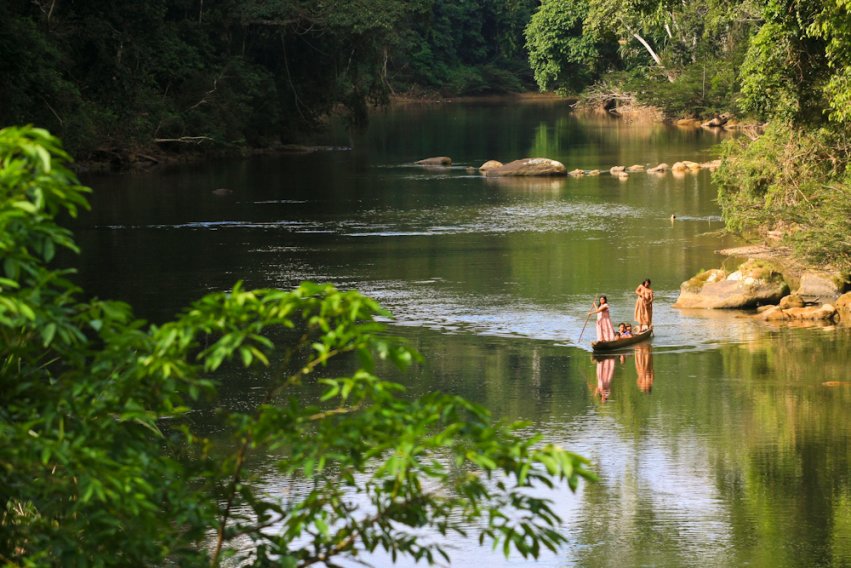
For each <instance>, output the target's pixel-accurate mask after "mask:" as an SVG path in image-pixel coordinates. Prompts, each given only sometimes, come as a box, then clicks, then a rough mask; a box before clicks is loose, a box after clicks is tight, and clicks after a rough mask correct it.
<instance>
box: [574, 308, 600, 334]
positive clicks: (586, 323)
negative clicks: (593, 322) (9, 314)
mask: <svg viewBox="0 0 851 568" xmlns="http://www.w3.org/2000/svg"><path fill="white" fill-rule="evenodd" d="M596 303H597V299H596V298H595V299H594V303H593V304H591V305H592V306H594V305H595V304H596ZM595 307H596V306H595ZM593 313H594V312H588V317H587V318H585V325H583V326H582V331H581V332H579V339H577V340H576V343H579V342H580V341H582V334H583V333H585V326H587V325H588V320H590V319H591V314H593Z"/></svg>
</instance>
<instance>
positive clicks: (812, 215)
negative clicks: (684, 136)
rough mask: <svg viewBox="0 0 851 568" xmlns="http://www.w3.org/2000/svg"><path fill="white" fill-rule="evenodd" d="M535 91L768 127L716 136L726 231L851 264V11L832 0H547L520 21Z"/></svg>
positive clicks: (832, 262)
mask: <svg viewBox="0 0 851 568" xmlns="http://www.w3.org/2000/svg"><path fill="white" fill-rule="evenodd" d="M527 34H528V36H529V48H530V60H531V62H532V65H533V69H534V71H535V77H536V79H537V81H538V83H539V85H540V86H541V88H545V89H557V90H562V91H571V90H574V91H575V90H578V89H580V88H584V87H587V86H588V85H589V84H594V87H593V88H592V89H590V90H588V91H586V92H588V93H590V95H591V97H592V98H593V99H594V100H595V101H597V102H603V103H608V104H609V105H610V106H616V105H618V104H619V102H620V101H622V100H627V101H638V102H639V103H643V104H647V105H653V106H656V107H659V108H661V109H662V110H663V111H664V112H665V113H666V114H667V115H668V116H669V117H683V116H698V117H707V116H710V115H713V114H720V113H731V114H735V115H737V116H739V117H744V118H747V119H750V120H752V121H758V122H760V123H765V124H766V130H765V135H763V136H760V137H755V138H754V139H750V138H747V137H739V138H736V139H734V140H731V141H729V142H727V143H726V144H724V146H723V149H722V155H723V158H724V160H723V165H722V167H721V168H720V169H719V171H718V172H717V174H716V176H715V180H716V182H717V183H718V185H719V202H720V204H721V207H722V212H723V215H724V218H725V220H726V222H727V225H728V227H729V228H730V229H732V230H735V231H738V232H741V233H743V234H746V235H750V236H757V237H766V236H772V237H776V238H779V239H782V240H783V241H784V242H785V243H787V244H790V245H792V246H794V248H795V250H796V252H797V253H798V255H800V256H801V257H802V258H804V259H806V260H808V261H809V262H813V263H819V264H828V265H832V266H834V267H837V268H839V269H840V270H845V271H848V270H851V172H849V170H848V162H849V158H851V143H849V139H851V110H849V109H851V104H849V103H851V7H849V5H848V3H847V2H844V1H841V0H829V1H827V2H822V1H817V0H769V1H767V2H750V1H745V2H732V1H730V0H697V1H695V2H687V3H668V2H643V3H633V2H623V1H621V0H543V2H542V6H541V9H540V10H539V11H538V12H536V13H535V15H534V16H533V17H532V20H531V23H530V25H529V27H528V28H527Z"/></svg>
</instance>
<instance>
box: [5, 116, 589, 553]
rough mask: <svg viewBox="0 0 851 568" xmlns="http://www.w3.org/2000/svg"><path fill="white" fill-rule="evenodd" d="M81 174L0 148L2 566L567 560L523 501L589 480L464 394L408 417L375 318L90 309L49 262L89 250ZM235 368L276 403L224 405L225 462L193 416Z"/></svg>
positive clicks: (17, 146)
mask: <svg viewBox="0 0 851 568" xmlns="http://www.w3.org/2000/svg"><path fill="white" fill-rule="evenodd" d="M68 161H69V158H68V156H67V154H65V153H64V151H63V150H62V149H61V148H60V146H59V143H58V142H57V141H56V140H55V139H54V138H52V137H51V136H50V135H49V134H48V133H47V132H46V131H44V130H38V129H32V128H9V129H5V130H2V131H0V163H1V164H2V167H0V256H2V261H3V266H2V270H3V272H2V277H0V486H2V487H3V494H2V500H0V560H2V562H3V564H5V565H10V566H13V565H14V566H18V565H20V566H39V565H61V566H68V565H86V566H89V565H94V566H128V565H179V566H196V565H197V566H201V565H213V566H218V565H220V564H221V562H222V561H223V559H224V558H225V557H228V556H237V557H239V558H238V559H239V562H240V563H241V564H240V565H243V566H269V565H273V564H274V565H284V566H307V565H311V564H316V563H325V564H328V565H331V564H334V563H335V562H336V561H337V559H339V558H354V559H356V558H357V557H358V554H359V552H360V551H363V550H366V551H373V550H375V549H383V550H386V551H388V552H389V553H390V554H391V555H392V556H393V557H394V558H395V557H396V556H398V555H406V556H409V557H413V558H415V559H424V560H426V561H427V562H428V563H434V562H436V561H437V560H438V559H441V558H446V551H445V550H444V549H443V548H442V547H441V546H440V544H439V543H434V542H429V541H423V540H418V539H417V538H415V536H413V533H412V531H415V530H416V529H421V528H430V529H432V530H434V531H437V532H439V533H440V534H447V533H450V532H455V533H463V534H467V533H475V534H476V535H477V536H478V540H479V541H480V542H485V541H489V542H492V543H493V544H494V546H500V547H501V548H502V549H503V550H504V551H505V552H506V553H508V552H509V551H511V550H516V551H518V552H519V553H520V554H522V555H523V556H524V557H536V556H538V554H539V553H540V552H541V550H542V547H546V548H549V549H553V550H555V549H556V547H557V546H558V545H559V544H561V543H562V542H564V537H563V536H562V535H561V534H560V533H559V532H558V530H559V525H560V519H559V517H558V515H557V514H556V513H555V512H554V511H553V510H552V508H551V504H550V502H549V501H548V500H547V499H545V498H541V497H538V496H536V493H535V491H530V490H532V489H534V488H542V487H554V486H556V485H557V484H561V483H565V484H567V485H568V486H569V487H570V488H571V489H575V488H576V487H577V484H578V482H579V480H580V479H581V478H592V474H591V473H590V472H589V471H588V470H587V469H586V466H587V462H586V461H585V460H584V459H583V458H581V457H579V456H576V455H574V454H571V453H569V452H566V451H564V450H562V449H560V448H558V447H555V446H552V445H545V444H543V443H542V442H541V440H540V439H539V438H538V437H534V436H533V437H531V438H530V437H526V436H524V435H523V434H522V433H521V432H522V430H523V429H524V428H525V427H526V425H524V424H502V423H498V422H495V421H493V420H492V419H491V417H490V415H489V413H488V412H487V411H486V410H485V409H483V408H481V407H479V406H476V405H474V404H471V403H469V402H467V401H465V400H463V399H461V398H459V397H454V396H447V395H443V394H440V393H432V394H429V395H427V396H425V397H422V398H419V399H414V398H412V397H410V396H408V395H406V394H405V392H404V389H403V387H402V386H401V385H400V384H399V383H396V382H393V381H388V380H382V379H380V378H378V376H377V375H376V374H375V370H376V368H378V366H379V365H381V366H382V368H384V367H395V368H397V369H404V368H405V367H406V366H408V365H409V364H411V363H412V362H414V361H416V360H417V359H418V355H417V354H416V353H415V352H413V351H411V350H410V349H408V348H407V347H406V346H404V345H403V344H401V343H400V342H398V341H396V340H393V339H391V338H388V337H387V336H386V334H385V331H384V329H383V326H382V325H381V324H379V323H377V322H376V319H375V318H376V317H377V316H382V317H386V316H387V315H388V314H387V313H386V312H385V311H384V310H383V309H382V308H381V307H380V306H379V305H378V304H376V303H375V302H374V301H373V300H370V299H369V298H366V297H364V296H362V295H361V294H359V293H357V292H342V291H339V290H336V289H334V288H333V287H331V286H323V285H317V284H311V283H304V284H302V285H301V286H299V287H298V288H296V289H294V290H291V291H281V290H255V291H248V290H244V289H243V288H242V287H241V286H240V285H239V284H237V285H236V286H235V287H234V288H233V289H232V290H230V291H227V292H220V293H214V294H210V295H207V296H205V297H203V298H201V299H200V300H198V301H197V302H195V303H194V304H192V305H191V306H190V307H189V308H187V309H186V310H185V311H184V312H182V313H181V314H180V315H179V316H178V317H177V319H175V320H174V321H171V322H168V323H165V324H162V325H149V324H147V323H145V322H142V321H139V320H136V319H135V318H134V317H133V313H132V310H131V309H130V307H129V306H127V305H125V304H122V303H117V302H105V301H101V300H90V301H85V300H82V299H81V298H80V296H81V295H82V294H81V291H80V290H78V289H77V288H76V287H75V286H74V284H73V283H72V282H71V281H70V280H69V278H68V276H69V273H70V271H69V270H67V269H60V268H56V267H55V266H54V265H53V263H52V262H51V261H53V259H54V256H55V254H56V251H57V250H58V249H60V248H65V249H68V250H71V251H75V250H76V247H75V245H74V242H73V240H72V237H71V234H70V233H69V232H68V231H67V230H66V229H64V228H62V227H60V226H58V225H57V224H56V220H55V219H56V217H57V216H58V215H61V214H70V215H75V214H76V212H77V211H78V210H79V209H80V208H83V207H86V201H85V197H84V196H85V193H86V192H87V191H88V189H86V188H84V187H81V186H80V185H79V184H78V183H77V181H76V179H75V177H74V176H73V174H71V173H70V172H69V170H68V169H67V164H68ZM273 338H274V339H275V340H274V341H273ZM335 361H336V363H335ZM382 361H384V362H386V363H382ZM238 367H242V368H244V369H245V370H244V371H243V372H255V371H254V370H255V369H257V368H267V373H268V376H269V380H268V383H267V385H266V387H265V388H266V392H265V394H264V396H263V398H262V402H260V403H259V404H258V405H257V406H256V407H255V408H252V409H248V410H246V409H241V410H239V411H236V410H232V409H227V408H222V409H221V412H222V419H223V420H224V423H225V424H227V425H228V428H227V434H226V436H225V438H226V441H224V442H221V441H220V440H217V442H219V444H218V446H215V445H214V444H213V442H212V440H209V439H206V438H205V437H204V436H203V435H202V434H201V433H200V432H198V431H196V430H195V429H194V428H193V422H192V420H191V417H192V414H193V412H198V411H202V410H203V409H204V408H205V405H207V407H208V408H209V406H210V405H219V404H221V401H219V400H218V399H217V398H216V393H217V390H218V387H219V382H220V380H221V379H222V376H223V375H222V370H223V369H228V368H238ZM339 368H342V369H350V372H344V373H338V372H337V371H335V369H339ZM258 459H267V460H268V459H271V461H272V462H273V463H272V464H271V465H272V466H273V467H274V469H275V472H276V476H277V477H276V479H277V480H278V481H276V483H278V484H280V485H279V486H278V487H277V488H271V487H268V486H264V484H263V482H262V479H261V474H262V475H263V476H264V477H266V478H268V475H267V474H266V473H265V472H262V473H261V472H259V471H257V470H256V468H248V467H246V463H247V462H248V460H258ZM116 543H120V546H116ZM249 543H250V544H249Z"/></svg>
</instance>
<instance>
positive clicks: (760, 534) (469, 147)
mask: <svg viewBox="0 0 851 568" xmlns="http://www.w3.org/2000/svg"><path fill="white" fill-rule="evenodd" d="M327 136H328V139H327V140H323V142H326V143H328V144H330V145H336V146H351V148H342V147H341V148H337V149H334V150H328V151H319V152H314V153H310V154H305V155H286V156H275V157H258V158H252V159H248V160H241V161H220V162H216V163H212V164H203V165H192V166H181V167H177V168H169V169H161V170H157V171H156V172H152V173H145V174H134V175H132V176H127V175H125V176H101V177H95V178H91V179H87V180H85V181H86V182H87V183H88V184H90V185H91V186H93V187H94V188H95V190H96V191H95V194H94V196H93V199H92V202H93V210H92V212H91V213H90V214H88V215H87V216H85V217H84V218H83V219H81V220H80V221H79V222H78V223H77V227H76V232H77V237H78V240H79V242H80V243H81V245H82V246H83V249H84V253H83V255H82V258H81V261H82V267H81V275H80V277H81V280H82V283H83V286H84V287H85V288H86V289H87V291H89V292H91V293H94V294H97V295H98V296H101V297H108V298H113V299H122V300H126V301H129V302H131V303H132V304H133V305H134V306H135V307H136V309H137V312H138V313H139V314H140V315H142V316H143V317H146V318H148V319H150V320H153V321H160V320H163V319H166V318H168V317H171V316H172V315H173V314H174V313H175V312H176V311H178V310H179V308H180V307H181V306H183V305H185V304H186V303H188V302H189V301H191V300H193V299H196V298H198V297H199V296H200V295H202V294H203V293H205V292H209V291H213V290H222V289H226V288H228V287H229V286H231V285H232V284H233V282H234V281H236V280H237V279H242V280H244V281H245V282H246V284H247V285H248V286H250V287H282V288H287V287H291V286H293V285H295V284H297V283H298V282H299V281H302V280H308V279H309V280H316V281H323V282H332V283H334V284H335V285H337V286H338V287H341V288H357V289H358V290H361V291H362V292H364V293H366V294H368V295H371V296H373V297H375V298H377V299H378V300H380V301H381V302H382V303H383V304H384V305H385V306H386V307H388V308H390V309H391V311H392V312H393V313H394V315H395V320H394V321H393V322H392V323H391V324H390V326H391V330H392V331H393V332H394V333H396V334H397V335H401V336H403V337H405V338H408V339H409V340H410V341H411V342H412V343H413V344H414V345H415V346H416V347H417V348H418V349H419V350H420V351H421V352H422V353H423V355H424V356H425V358H426V362H425V363H424V364H423V365H421V366H420V367H418V368H416V369H415V370H414V371H413V373H412V374H411V376H409V377H406V378H404V379H403V380H404V381H405V382H407V383H408V384H409V385H410V388H411V389H412V390H413V391H414V392H427V391H430V390H436V389H439V390H443V391H447V392H452V393H458V394H462V395H464V396H466V397H467V398H470V399H472V400H474V401H476V402H480V403H482V404H484V405H486V406H487V407H489V408H490V409H491V410H492V411H493V412H494V414H495V415H497V416H499V417H502V418H505V419H524V420H528V421H530V422H531V423H532V428H531V429H532V430H535V431H539V432H542V433H543V434H544V435H545V438H546V439H547V440H548V441H553V442H557V443H560V444H562V445H564V446H565V447H567V448H568V449H571V450H573V451H576V452H578V453H580V454H582V455H585V456H587V457H588V458H590V459H591V460H592V462H593V469H594V470H595V471H596V472H597V473H598V474H599V476H600V481H599V482H598V483H593V484H582V485H581V486H580V488H579V491H578V492H577V493H575V494H572V493H570V492H569V491H567V490H565V491H563V492H560V493H557V494H554V495H553V497H554V499H555V500H556V509H557V511H558V512H559V513H561V515H562V517H563V518H564V521H565V523H564V527H563V529H564V533H565V534H566V535H567V536H568V537H569V540H570V543H569V545H567V546H566V547H565V548H564V549H563V550H561V551H560V552H559V553H558V554H547V555H545V556H543V557H542V558H541V559H540V560H538V561H537V562H536V563H533V562H532V561H527V560H524V559H522V558H520V557H515V556H512V557H510V558H508V559H505V558H504V557H502V556H501V555H500V554H498V553H496V552H491V551H490V549H488V548H485V549H479V548H477V547H476V546H475V545H473V544H471V543H467V542H464V541H463V540H455V541H451V542H450V544H451V545H452V546H453V547H454V548H455V550H454V552H453V553H452V557H453V565H455V566H469V565H473V564H479V563H482V562H486V563H487V564H488V565H491V566H501V565H504V566H518V565H540V566H744V565H750V566H780V567H785V566H790V567H791V566H848V565H851V476H849V473H851V469H849V468H850V467H851V444H850V443H849V441H851V412H849V408H851V384H849V381H851V370H850V369H851V333H849V328H847V327H845V328H843V327H835V326H808V327H788V326H785V327H778V326H768V325H766V324H764V323H758V322H755V321H754V320H752V319H750V318H748V317H743V314H742V313H738V312H714V311H698V312H688V313H686V312H682V311H679V310H676V309H673V308H672V307H671V304H673V302H674V301H675V300H676V297H677V294H678V289H679V285H680V283H681V282H682V281H684V280H686V279H688V278H689V277H691V276H692V275H693V274H695V273H696V272H697V271H698V270H700V269H702V268H711V267H717V266H720V265H721V264H722V263H726V264H727V265H731V264H732V263H734V262H735V260H734V259H725V258H724V257H722V256H719V255H718V254H717V253H716V252H715V251H716V250H718V249H721V248H724V247H727V246H730V245H734V244H736V243H735V241H733V240H732V239H731V238H730V237H725V236H722V235H721V234H720V233H719V230H720V229H721V228H722V222H721V219H720V217H719V210H718V206H717V204H716V203H715V201H714V190H713V188H712V186H711V184H710V178H709V173H708V172H706V171H701V172H699V173H696V174H686V175H680V176H674V175H672V174H671V173H667V174H665V175H660V176H657V175H651V174H643V173H642V174H635V175H632V176H630V177H629V178H628V179H626V180H618V179H616V178H614V177H612V176H610V175H608V174H605V173H604V174H603V175H600V176H594V177H591V176H587V177H582V178H562V179H520V180H509V179H501V180H495V179H486V178H483V177H481V176H480V175H478V174H476V173H468V170H467V166H475V167H477V166H479V165H480V164H481V163H482V162H484V161H485V160H488V159H498V160H501V161H510V160H512V159H516V158H521V157H527V156H545V157H549V158H553V159H556V160H559V161H561V162H563V163H564V164H565V165H566V166H567V168H568V169H569V170H572V169H574V168H582V169H586V170H590V169H601V170H604V171H605V170H608V168H610V167H611V166H614V165H631V164H636V163H637V164H651V165H655V164H656V163H658V162H661V161H664V162H667V163H673V162H675V161H677V160H692V161H695V162H703V161H708V160H709V159H712V158H713V157H714V155H715V154H714V152H715V150H714V146H715V145H716V144H717V143H718V142H719V140H720V137H723V135H719V134H713V133H711V132H708V131H703V130H693V129H688V130H681V129H677V128H675V127H668V126H663V125H658V124H654V125H640V124H624V123H623V122H622V121H618V120H613V119H609V118H606V117H581V116H577V115H575V114H574V113H572V112H571V109H570V108H569V107H568V106H567V105H565V104H563V103H558V102H553V101H550V102H546V103H541V102H534V103H532V102H516V101H494V102H491V103H476V104H460V103H454V104H452V103H447V104H433V105H417V106H398V107H394V108H392V109H390V110H389V111H387V112H383V113H379V114H377V115H376V116H375V117H374V118H373V121H372V124H371V126H370V128H369V130H368V131H367V132H366V133H364V134H362V135H359V136H358V137H356V138H355V139H354V140H350V139H348V138H347V137H346V136H344V135H341V134H339V133H336V132H334V131H331V132H329V134H328V135H327ZM435 155H448V156H451V157H452V158H453V160H454V165H453V166H452V167H451V168H437V169H426V168H422V167H417V166H414V165H412V162H413V161H415V160H417V159H420V158H424V157H428V156H435ZM218 188H227V189H229V190H230V193H228V194H227V195H224V196H217V195H215V194H213V193H212V192H213V190H215V189H218ZM672 215H675V218H674V219H672ZM644 278H651V279H652V280H653V287H654V289H655V292H656V302H655V314H654V323H655V326H656V334H655V337H654V338H653V340H652V342H651V343H650V344H645V345H644V346H641V347H637V348H635V349H629V350H627V351H625V352H624V353H623V354H622V355H623V356H622V357H615V358H610V359H605V358H603V359H596V360H595V359H594V358H592V356H591V354H590V345H589V342H590V340H591V339H592V338H593V334H594V330H593V322H591V323H589V324H588V326H589V328H588V329H585V330H584V334H583V324H584V322H585V314H586V313H587V310H588V308H589V307H590V303H591V300H592V299H593V298H594V297H595V296H596V295H598V294H600V293H603V294H606V295H607V296H608V298H609V302H610V304H611V306H612V312H613V319H614V320H615V321H616V322H617V321H621V320H630V319H631V316H632V305H633V303H634V297H635V296H634V294H633V290H634V289H635V287H636V285H637V284H638V283H639V282H640V281H641V280H643V279H644ZM581 334H583V337H582V338H581V340H580V335H581ZM229 380H230V381H231V384H229V385H227V392H228V393H229V397H230V404H233V405H234V406H235V407H243V406H248V405H250V404H251V394H250V393H251V392H252V391H251V390H250V389H248V388H247V387H246V388H245V389H243V388H242V387H243V386H244V385H247V384H248V383H250V381H251V377H244V376H240V375H238V374H237V375H234V376H232V377H230V378H229ZM373 561H374V562H375V563H376V564H378V565H385V564H387V563H389V561H388V559H386V558H383V557H380V556H378V557H374V558H373ZM402 565H405V564H404V563H403V564H402Z"/></svg>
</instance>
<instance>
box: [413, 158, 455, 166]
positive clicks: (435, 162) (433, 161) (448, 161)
mask: <svg viewBox="0 0 851 568" xmlns="http://www.w3.org/2000/svg"><path fill="white" fill-rule="evenodd" d="M414 163H415V164H418V165H420V166H451V165H452V158H450V157H449V156H435V157H434V158H425V159H423V160H418V161H416V162H414Z"/></svg>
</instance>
